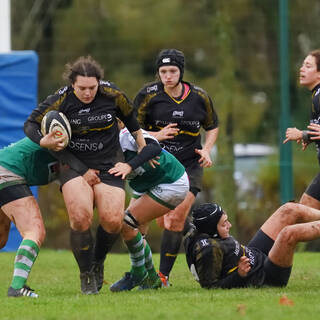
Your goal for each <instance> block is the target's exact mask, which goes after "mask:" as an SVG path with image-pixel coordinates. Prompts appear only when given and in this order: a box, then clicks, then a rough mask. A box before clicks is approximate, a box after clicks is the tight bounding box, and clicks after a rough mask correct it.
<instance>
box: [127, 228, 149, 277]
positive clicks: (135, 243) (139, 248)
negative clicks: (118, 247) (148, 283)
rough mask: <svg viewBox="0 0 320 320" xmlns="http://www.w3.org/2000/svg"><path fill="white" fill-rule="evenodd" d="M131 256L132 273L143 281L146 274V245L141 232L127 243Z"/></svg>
mask: <svg viewBox="0 0 320 320" xmlns="http://www.w3.org/2000/svg"><path fill="white" fill-rule="evenodd" d="M125 243H126V245H127V247H128V250H129V255H130V260H131V270H130V272H131V273H132V274H133V276H134V277H135V278H137V279H142V278H143V277H144V276H145V274H146V272H147V271H146V268H145V266H144V263H145V259H144V245H143V238H142V235H141V233H140V232H138V234H137V235H136V236H135V237H134V238H133V239H131V240H129V241H125Z"/></svg>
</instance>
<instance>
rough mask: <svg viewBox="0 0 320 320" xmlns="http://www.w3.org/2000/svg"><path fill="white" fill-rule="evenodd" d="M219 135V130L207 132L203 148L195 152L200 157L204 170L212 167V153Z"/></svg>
mask: <svg viewBox="0 0 320 320" xmlns="http://www.w3.org/2000/svg"><path fill="white" fill-rule="evenodd" d="M218 133H219V128H215V129H211V130H208V131H206V139H205V144H204V146H203V148H202V149H195V152H196V153H197V154H199V155H200V159H199V163H200V166H201V167H203V168H209V167H211V166H212V160H211V156H210V152H211V149H212V148H213V146H214V144H215V143H216V141H217V138H218Z"/></svg>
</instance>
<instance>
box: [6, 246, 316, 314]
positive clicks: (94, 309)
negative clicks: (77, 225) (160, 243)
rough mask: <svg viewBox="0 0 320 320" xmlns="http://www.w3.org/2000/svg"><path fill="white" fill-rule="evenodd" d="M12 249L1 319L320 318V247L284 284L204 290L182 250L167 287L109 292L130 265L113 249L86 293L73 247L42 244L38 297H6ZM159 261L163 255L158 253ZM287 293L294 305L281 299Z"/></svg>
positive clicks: (302, 257) (35, 284)
mask: <svg viewBox="0 0 320 320" xmlns="http://www.w3.org/2000/svg"><path fill="white" fill-rule="evenodd" d="M14 256H15V255H14V253H4V252H2V253H0V270H1V272H0V283H1V286H0V306H1V308H0V319H1V320H2V319H10V320H11V319H59V320H60V319H68V320H72V319H77V320H78V319H86V320H93V319H130V320H134V319H177V320H179V319H183V320H185V319H199V320H200V319H211V320H218V319H224V320H229V319H259V320H262V319H277V320H279V319H280V320H282V319H288V320H289V319H290V320H295V319H297V320H304V319H317V318H320V316H319V313H320V303H319V301H320V253H308V252H307V253H297V254H296V256H295V263H294V268H293V271H292V276H291V279H290V281H289V285H288V286H287V287H286V288H282V289H279V288H263V289H232V290H221V289H219V290H204V289H201V288H200V286H199V285H198V284H197V283H196V282H195V281H194V280H193V278H192V276H191V274H190V272H189V271H188V269H187V265H186V262H185V258H184V255H182V254H181V255H180V256H179V257H178V259H177V262H176V264H175V267H174V269H173V271H172V275H171V281H172V283H173V286H172V287H170V288H169V289H160V290H154V291H150V290H146V291H137V290H134V291H131V292H123V293H111V292H110V291H109V285H110V284H111V283H112V282H114V281H116V280H118V279H119V278H120V277H121V276H122V274H123V273H124V272H125V271H127V270H128V269H129V258H128V256H127V255H124V254H122V255H120V254H112V255H110V256H109V257H108V259H107V262H106V265H105V278H106V280H107V281H108V282H109V283H108V284H106V285H104V286H103V288H102V290H101V292H100V294H99V295H95V296H84V295H82V294H81V293H80V283H79V282H80V281H79V275H78V270H77V266H76V263H75V261H74V258H73V255H72V253H71V252H69V251H52V250H42V251H41V252H40V255H39V258H38V260H37V262H36V264H35V266H34V268H33V270H32V273H31V275H30V278H29V281H28V283H29V285H30V286H31V287H32V288H36V289H37V290H36V291H37V293H38V294H39V296H40V297H39V299H30V298H17V299H16V298H7V297H6V295H7V288H8V286H9V285H10V281H11V276H12V271H13V270H12V268H13V260H14ZM154 260H155V263H156V265H158V263H159V255H154ZM284 295H285V296H287V297H288V298H289V299H290V300H292V301H293V302H294V305H293V306H287V305H280V304H279V299H280V298H281V297H282V296H284Z"/></svg>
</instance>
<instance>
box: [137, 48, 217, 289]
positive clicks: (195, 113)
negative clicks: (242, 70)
mask: <svg viewBox="0 0 320 320" xmlns="http://www.w3.org/2000/svg"><path fill="white" fill-rule="evenodd" d="M156 69H157V73H158V76H159V78H160V81H157V82H154V83H151V84H148V85H146V86H145V87H144V88H142V89H141V90H140V91H139V93H138V94H137V96H136V97H135V99H134V105H135V108H136V110H137V118H138V121H139V123H140V125H141V127H142V128H143V129H145V130H147V131H149V132H150V133H151V134H152V135H153V136H154V137H156V138H157V139H158V141H160V144H161V146H162V147H163V148H164V149H165V150H167V151H169V152H170V153H172V154H173V155H174V156H175V157H176V158H177V159H178V160H179V161H180V162H181V163H182V164H183V165H184V167H185V168H186V171H187V173H188V176H189V180H190V192H189V193H188V195H187V197H186V198H185V200H184V201H183V202H182V203H181V204H180V205H179V206H178V207H177V208H176V209H175V210H173V211H171V212H170V213H168V214H167V215H166V216H164V217H162V218H160V219H158V223H159V225H160V226H161V227H163V228H165V230H164V232H163V235H162V243H161V258H160V273H159V274H160V276H161V277H162V280H163V283H164V285H165V286H166V285H168V282H167V280H168V277H169V274H170V271H171V269H172V267H173V264H174V262H175V259H176V257H177V254H178V252H179V249H180V245H181V241H182V230H183V228H184V223H185V219H186V217H187V215H188V213H189V211H190V208H191V206H192V204H193V203H194V201H195V198H196V196H197V193H198V192H199V191H200V190H201V184H202V183H201V182H202V174H203V168H208V167H211V165H212V161H211V157H210V151H211V149H212V147H213V145H214V143H215V142H216V139H217V136H218V117H217V114H216V112H215V110H214V108H213V104H212V101H211V99H210V97H209V96H208V94H207V93H206V92H205V91H204V90H203V89H201V88H199V87H197V86H195V85H193V84H191V83H189V82H186V81H183V80H182V79H183V73H184V54H183V53H182V52H181V51H179V50H176V49H165V50H162V51H161V52H160V53H159V55H158V57H157V60H156ZM201 127H202V128H203V129H204V130H205V132H206V133H205V143H204V145H203V146H201V135H200V128H201Z"/></svg>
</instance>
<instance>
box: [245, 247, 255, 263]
mask: <svg viewBox="0 0 320 320" xmlns="http://www.w3.org/2000/svg"><path fill="white" fill-rule="evenodd" d="M246 253H247V254H246V256H247V257H248V258H249V260H250V264H251V265H252V266H254V265H255V262H256V259H255V256H254V254H253V252H252V251H251V250H250V249H249V248H246Z"/></svg>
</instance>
